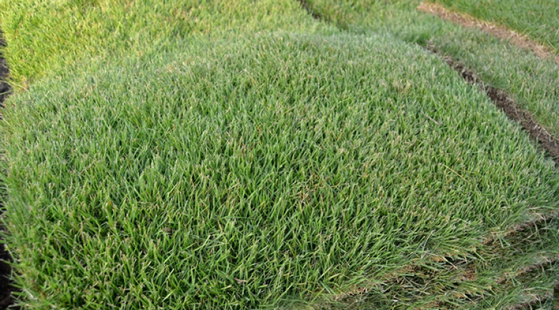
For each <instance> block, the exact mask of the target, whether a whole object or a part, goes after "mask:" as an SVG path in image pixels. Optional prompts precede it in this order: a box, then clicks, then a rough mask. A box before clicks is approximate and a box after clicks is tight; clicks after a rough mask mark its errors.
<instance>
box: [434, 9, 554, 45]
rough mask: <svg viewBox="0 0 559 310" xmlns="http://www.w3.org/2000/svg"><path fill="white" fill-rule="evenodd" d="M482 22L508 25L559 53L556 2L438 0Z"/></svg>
mask: <svg viewBox="0 0 559 310" xmlns="http://www.w3.org/2000/svg"><path fill="white" fill-rule="evenodd" d="M435 2H439V3H441V4H444V5H445V6H447V7H449V8H452V9H454V10H457V11H461V12H466V13H468V14H470V15H472V16H474V17H477V18H480V19H482V20H486V21H491V22H495V23H498V24H502V25H505V26H507V27H509V28H511V29H513V30H516V31H518V32H521V33H525V34H528V35H529V36H530V37H532V38H533V39H535V40H536V41H539V42H540V43H543V44H545V45H548V46H551V47H552V48H553V49H554V50H555V52H556V53H557V52H558V51H559V1H557V0H533V1H522V0H474V1H471V0H435Z"/></svg>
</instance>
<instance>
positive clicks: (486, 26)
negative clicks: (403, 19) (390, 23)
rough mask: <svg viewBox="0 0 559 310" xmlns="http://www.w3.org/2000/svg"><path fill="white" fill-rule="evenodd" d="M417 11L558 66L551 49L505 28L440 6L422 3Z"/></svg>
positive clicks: (556, 58)
mask: <svg viewBox="0 0 559 310" xmlns="http://www.w3.org/2000/svg"><path fill="white" fill-rule="evenodd" d="M417 9H418V10H419V11H421V12H425V13H429V14H432V15H435V16H438V17H440V18H442V19H444V20H447V21H450V22H452V23H455V24H458V25H461V26H464V27H468V28H476V29H480V30H482V31H484V32H487V33H489V34H492V35H494V36H496V37H498V38H500V39H504V40H510V42H512V43H513V44H514V45H516V46H518V47H520V48H523V49H526V50H530V51H532V52H533V53H534V54H535V55H536V56H538V57H540V58H543V59H552V60H555V62H556V63H558V64H559V56H558V55H556V54H555V53H554V52H553V51H552V50H551V48H549V47H547V46H544V45H541V44H539V43H537V42H535V41H534V40H532V39H530V38H528V37H527V36H525V35H523V34H520V33H518V32H515V31H513V30H511V29H509V28H507V27H505V26H502V25H496V24H493V23H490V22H486V21H482V20H479V19H476V18H474V17H472V16H470V15H468V14H465V13H458V12H453V11H450V10H448V9H447V8H445V7H443V6H442V5H440V4H436V3H429V2H422V3H421V4H420V5H419V6H418V7H417Z"/></svg>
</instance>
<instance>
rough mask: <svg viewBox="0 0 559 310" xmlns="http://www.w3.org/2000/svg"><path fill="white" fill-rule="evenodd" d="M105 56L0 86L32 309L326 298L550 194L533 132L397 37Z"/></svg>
mask: <svg viewBox="0 0 559 310" xmlns="http://www.w3.org/2000/svg"><path fill="white" fill-rule="evenodd" d="M119 63H120V65H119V66H111V65H107V63H101V64H98V65H97V69H95V70H94V69H91V70H93V71H89V70H86V71H84V72H81V73H78V74H77V75H75V76H70V77H68V78H67V79H64V80H58V79H52V80H50V79H47V80H44V81H43V82H42V83H36V84H35V85H34V86H32V87H31V88H30V89H29V91H27V92H24V93H20V94H18V95H16V96H14V97H12V98H11V100H9V102H8V103H7V108H6V110H5V119H6V120H5V121H4V122H2V132H3V133H4V134H3V136H4V137H5V138H4V147H3V148H4V149H5V152H6V155H5V156H6V159H7V163H6V167H5V168H6V171H7V172H6V177H5V179H4V182H5V184H6V185H7V188H8V196H9V198H8V200H7V203H6V207H7V212H6V216H7V220H6V222H7V224H8V228H9V230H10V233H11V235H10V237H9V244H10V247H11V249H13V251H14V253H15V255H16V258H17V259H18V261H19V262H18V265H17V267H18V270H19V271H20V273H21V276H20V278H19V281H20V282H19V283H20V284H21V285H23V286H24V288H25V290H24V292H25V300H26V304H27V305H28V306H29V308H30V309H41V308H48V307H63V308H65V307H66V308H74V309H79V308H81V309H100V308H108V307H109V306H110V305H115V306H117V307H119V308H122V309H124V308H126V309H156V308H164V309H185V308H191V307H197V308H200V309H215V308H220V309H225V308H239V309H244V308H258V307H263V306H275V307H277V306H279V305H282V304H285V303H288V302H290V301H305V302H310V301H312V300H314V299H316V298H319V300H321V299H322V298H326V297H327V296H328V295H330V294H332V293H339V292H343V291H344V290H346V289H348V288H349V287H350V286H352V285H354V284H359V285H365V286H366V285H368V284H367V283H369V282H370V281H373V280H374V279H378V278H379V277H382V275H383V274H384V273H386V272H388V271H392V270H394V269H397V268H400V267H403V266H406V265H407V264H408V263H409V262H410V260H412V259H418V258H420V257H422V256H423V255H425V254H426V253H438V254H441V255H446V254H448V255H469V253H470V252H469V251H470V250H471V249H472V248H473V247H475V246H476V245H477V244H478V243H479V241H480V239H481V237H483V236H484V235H485V233H486V232H487V231H488V229H492V228H494V227H497V226H500V225H502V226H507V225H510V223H512V222H514V221H518V219H519V218H520V217H523V216H525V215H526V213H527V211H528V208H529V207H530V206H532V205H533V206H538V207H540V208H545V207H553V206H555V205H556V202H555V200H556V190H557V175H556V174H555V172H554V170H553V168H554V165H553V163H551V162H549V161H547V160H544V159H543V157H542V155H541V154H539V153H538V152H537V150H536V149H535V148H534V147H533V146H532V144H531V142H530V140H529V139H528V137H526V135H524V134H523V133H522V132H521V131H520V129H519V128H518V127H517V126H515V125H513V124H511V123H510V122H509V121H508V120H507V119H506V118H505V117H504V116H503V115H502V114H501V113H499V112H498V111H497V110H496V108H495V107H494V106H493V105H492V104H491V103H490V102H489V101H488V99H487V98H485V97H484V96H483V95H482V94H481V93H480V92H478V91H477V89H475V88H473V87H471V86H469V85H467V84H465V83H464V82H463V81H462V80H461V79H460V78H459V77H457V76H456V75H455V74H454V72H452V71H451V70H450V69H449V68H447V67H446V65H444V64H442V63H441V62H440V61H439V60H438V59H437V58H436V57H434V56H431V55H428V54H427V53H425V52H423V51H422V50H421V49H419V48H411V47H409V46H407V45H405V44H403V43H397V42H394V41H393V40H392V39H391V38H387V37H382V36H369V37H364V36H351V35H336V36H326V37H324V36H320V35H289V34H278V35H271V36H267V35H262V36H253V37H252V38H250V39H248V38H243V37H238V38H236V39H235V40H233V41H225V40H219V41H216V42H213V43H211V42H203V41H201V42H198V43H197V44H190V45H184V46H182V45H178V46H175V49H174V50H173V51H170V52H169V53H168V54H162V55H159V56H158V57H153V56H150V57H149V59H148V58H147V57H143V58H139V59H138V58H131V59H129V60H128V61H119ZM95 67H96V66H92V67H90V68H95ZM100 67H101V68H100ZM371 72H375V74H374V75H373V74H371ZM115 86H118V87H115ZM27 124H33V126H28V125H27ZM321 296H322V297H321Z"/></svg>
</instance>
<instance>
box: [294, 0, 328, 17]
mask: <svg viewBox="0 0 559 310" xmlns="http://www.w3.org/2000/svg"><path fill="white" fill-rule="evenodd" d="M297 1H299V3H300V4H301V6H302V7H303V9H305V11H307V13H308V14H309V15H310V16H312V17H313V18H314V19H316V20H323V17H322V15H320V14H318V13H317V12H315V11H314V10H313V9H312V8H311V6H310V5H309V3H308V2H307V1H306V0H297Z"/></svg>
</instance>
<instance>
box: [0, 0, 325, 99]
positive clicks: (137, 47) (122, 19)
mask: <svg viewBox="0 0 559 310" xmlns="http://www.w3.org/2000/svg"><path fill="white" fill-rule="evenodd" d="M0 26H1V29H2V31H3V35H4V36H5V39H6V41H7V42H9V44H8V46H7V48H6V49H5V52H4V55H5V57H6V59H7V61H8V63H9V64H10V69H11V84H12V85H13V86H15V87H16V88H17V89H25V88H27V87H28V86H29V85H30V84H31V83H32V82H33V81H34V80H35V79H37V78H40V77H42V76H45V75H48V74H50V75H54V74H60V73H63V72H65V71H66V70H67V69H68V66H71V65H73V64H75V63H76V62H79V61H80V60H84V59H88V58H105V57H107V56H111V55H121V54H123V53H134V54H140V55H141V54H145V53H149V52H150V51H153V50H162V49H163V50H164V49H165V46H166V45H168V44H169V42H173V41H176V40H181V39H185V38H191V37H215V36H223V35H225V34H227V35H232V34H235V33H239V32H246V33H251V32H257V31H270V30H274V31H276V30H279V29H283V30H312V28H314V27H317V26H319V25H317V24H316V23H313V20H312V18H311V17H309V16H308V15H306V13H305V12H304V11H302V10H301V9H300V6H299V4H298V3H296V2H295V1H289V0H281V1H273V0H263V1H256V0H236V1H227V0H218V1H204V0H187V1H179V0H170V1H156V0H143V1H118V0H73V1H54V2H53V1H47V0H17V1H14V0H8V1H1V2H0Z"/></svg>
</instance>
